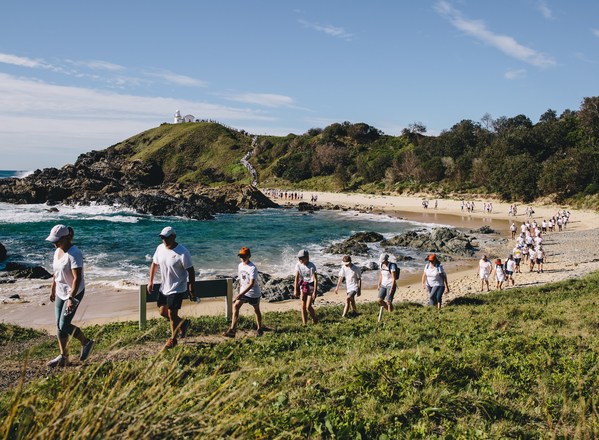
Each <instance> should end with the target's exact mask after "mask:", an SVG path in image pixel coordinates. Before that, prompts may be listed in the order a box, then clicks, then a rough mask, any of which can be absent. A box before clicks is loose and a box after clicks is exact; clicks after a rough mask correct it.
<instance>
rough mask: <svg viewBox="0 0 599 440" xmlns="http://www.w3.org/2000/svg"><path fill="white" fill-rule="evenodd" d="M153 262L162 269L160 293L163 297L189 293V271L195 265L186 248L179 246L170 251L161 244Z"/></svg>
mask: <svg viewBox="0 0 599 440" xmlns="http://www.w3.org/2000/svg"><path fill="white" fill-rule="evenodd" d="M152 262H153V263H154V264H157V265H158V267H160V276H161V277H162V283H161V284H160V291H161V292H162V294H163V295H172V294H173V293H182V292H185V291H187V281H188V276H187V275H188V274H187V269H189V268H191V267H193V264H192V262H191V254H190V253H189V251H188V250H187V249H186V248H185V246H183V245H181V244H178V245H177V246H175V247H174V248H173V249H169V248H167V247H166V246H165V245H164V243H162V244H159V245H158V247H157V248H156V252H154V256H153V257H152Z"/></svg>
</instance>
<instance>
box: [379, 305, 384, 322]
mask: <svg viewBox="0 0 599 440" xmlns="http://www.w3.org/2000/svg"><path fill="white" fill-rule="evenodd" d="M383 310H385V308H384V307H383V306H381V310H379V320H378V322H381V319H383Z"/></svg>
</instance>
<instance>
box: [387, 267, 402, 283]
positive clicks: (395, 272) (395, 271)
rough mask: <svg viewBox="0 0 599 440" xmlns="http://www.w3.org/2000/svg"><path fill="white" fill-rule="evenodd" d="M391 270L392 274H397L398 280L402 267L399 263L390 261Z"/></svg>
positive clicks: (396, 278)
mask: <svg viewBox="0 0 599 440" xmlns="http://www.w3.org/2000/svg"><path fill="white" fill-rule="evenodd" d="M389 272H391V273H392V274H395V280H398V279H399V273H400V272H401V269H400V268H399V266H398V265H397V264H395V263H389Z"/></svg>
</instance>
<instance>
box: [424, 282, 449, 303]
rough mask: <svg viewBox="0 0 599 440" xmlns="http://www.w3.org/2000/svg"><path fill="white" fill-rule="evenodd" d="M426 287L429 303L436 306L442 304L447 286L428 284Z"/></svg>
mask: <svg viewBox="0 0 599 440" xmlns="http://www.w3.org/2000/svg"><path fill="white" fill-rule="evenodd" d="M426 288H427V289H428V305H429V306H436V305H437V304H441V299H442V298H443V292H444V291H445V286H434V287H431V286H426Z"/></svg>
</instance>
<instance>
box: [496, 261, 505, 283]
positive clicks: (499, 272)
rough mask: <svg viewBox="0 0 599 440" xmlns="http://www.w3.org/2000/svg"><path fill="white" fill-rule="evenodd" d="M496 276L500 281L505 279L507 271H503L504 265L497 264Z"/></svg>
mask: <svg viewBox="0 0 599 440" xmlns="http://www.w3.org/2000/svg"><path fill="white" fill-rule="evenodd" d="M495 276H496V277H497V281H499V282H500V283H501V282H502V281H505V272H504V271H503V267H502V266H501V264H496V265H495Z"/></svg>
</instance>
